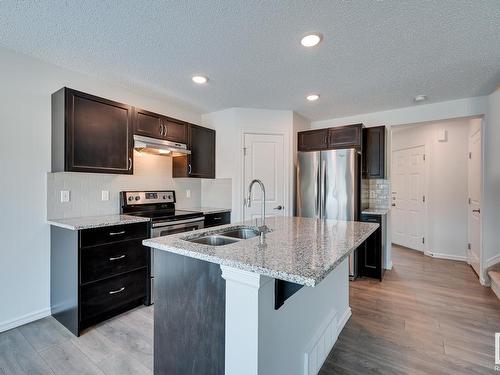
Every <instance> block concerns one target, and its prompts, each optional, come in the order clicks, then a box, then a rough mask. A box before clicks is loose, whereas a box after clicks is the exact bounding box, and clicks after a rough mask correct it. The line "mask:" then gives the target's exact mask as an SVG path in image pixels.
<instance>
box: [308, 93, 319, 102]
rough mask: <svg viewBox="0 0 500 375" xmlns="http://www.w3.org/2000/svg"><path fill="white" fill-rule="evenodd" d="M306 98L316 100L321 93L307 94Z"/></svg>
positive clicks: (311, 100)
mask: <svg viewBox="0 0 500 375" xmlns="http://www.w3.org/2000/svg"><path fill="white" fill-rule="evenodd" d="M306 99H307V100H309V101H310V102H314V101H316V100H318V99H319V95H318V94H311V95H307V96H306Z"/></svg>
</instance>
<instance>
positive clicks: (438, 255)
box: [424, 251, 467, 262]
mask: <svg viewBox="0 0 500 375" xmlns="http://www.w3.org/2000/svg"><path fill="white" fill-rule="evenodd" d="M424 254H425V255H427V256H430V257H433V258H438V259H448V260H458V261H461V262H467V256H465V255H450V254H443V253H431V252H430V251H426V252H425V253H424Z"/></svg>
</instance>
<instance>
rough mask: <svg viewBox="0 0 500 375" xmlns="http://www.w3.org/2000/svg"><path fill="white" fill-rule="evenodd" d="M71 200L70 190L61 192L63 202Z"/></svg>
mask: <svg viewBox="0 0 500 375" xmlns="http://www.w3.org/2000/svg"><path fill="white" fill-rule="evenodd" d="M69 200H70V195H69V190H61V202H62V203H65V202H69Z"/></svg>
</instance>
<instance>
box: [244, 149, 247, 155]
mask: <svg viewBox="0 0 500 375" xmlns="http://www.w3.org/2000/svg"><path fill="white" fill-rule="evenodd" d="M243 156H247V148H246V147H243Z"/></svg>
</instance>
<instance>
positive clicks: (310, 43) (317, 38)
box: [300, 33, 323, 47]
mask: <svg viewBox="0 0 500 375" xmlns="http://www.w3.org/2000/svg"><path fill="white" fill-rule="evenodd" d="M322 39H323V35H321V34H320V33H311V34H307V35H306V36H304V37H303V38H302V39H301V40H300V44H302V45H303V46H304V47H314V46H317V45H318V44H319V42H321V40H322Z"/></svg>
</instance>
